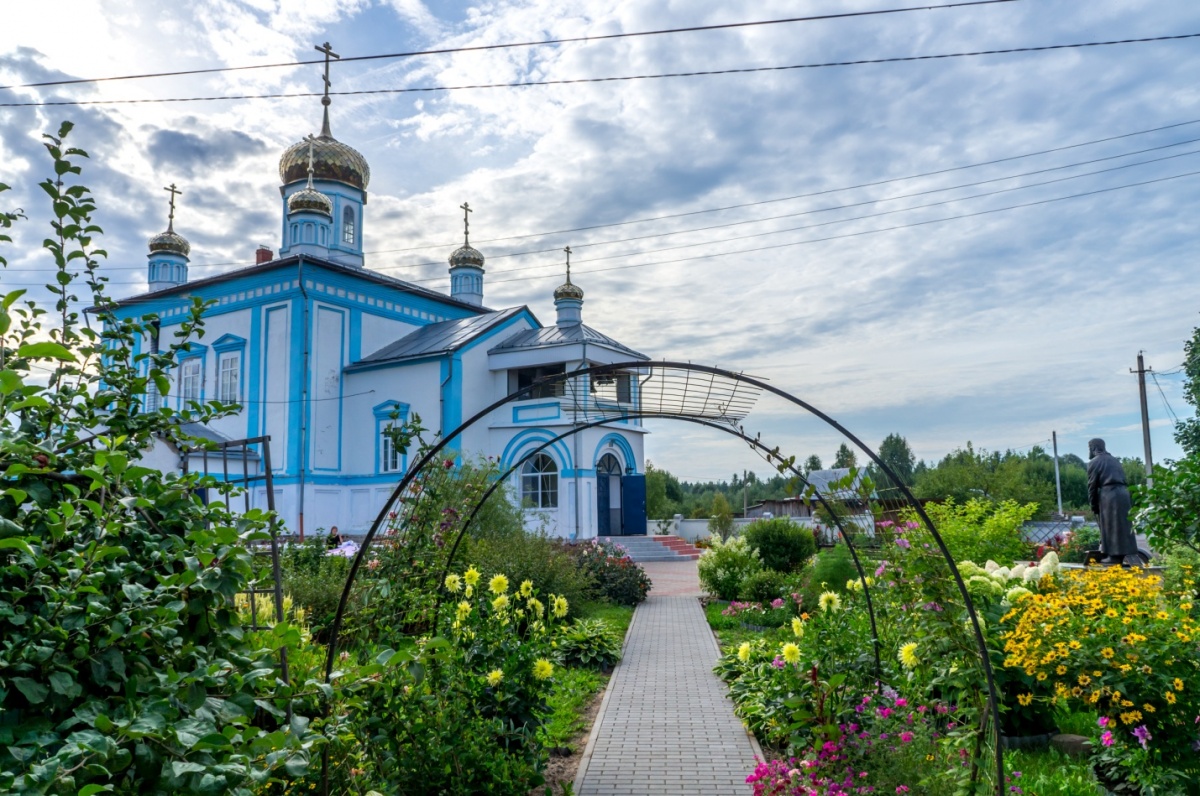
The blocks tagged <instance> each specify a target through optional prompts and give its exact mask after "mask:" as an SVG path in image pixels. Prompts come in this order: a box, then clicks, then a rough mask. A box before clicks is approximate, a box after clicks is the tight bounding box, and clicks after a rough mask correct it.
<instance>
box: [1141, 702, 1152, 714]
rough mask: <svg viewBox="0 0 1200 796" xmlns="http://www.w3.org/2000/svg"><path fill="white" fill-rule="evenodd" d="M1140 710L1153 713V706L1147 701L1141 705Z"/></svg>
mask: <svg viewBox="0 0 1200 796" xmlns="http://www.w3.org/2000/svg"><path fill="white" fill-rule="evenodd" d="M1142 710H1144V711H1146V712H1147V713H1153V712H1154V706H1153V705H1151V704H1150V703H1149V702H1147V703H1146V704H1144V705H1142Z"/></svg>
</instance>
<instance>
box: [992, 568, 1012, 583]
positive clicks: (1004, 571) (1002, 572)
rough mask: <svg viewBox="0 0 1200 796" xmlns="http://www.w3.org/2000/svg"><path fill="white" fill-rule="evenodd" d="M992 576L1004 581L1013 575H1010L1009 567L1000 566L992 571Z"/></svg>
mask: <svg viewBox="0 0 1200 796" xmlns="http://www.w3.org/2000/svg"><path fill="white" fill-rule="evenodd" d="M992 577H993V578H995V579H996V580H998V581H1000V582H1001V583H1003V582H1004V581H1006V580H1008V579H1009V578H1010V577H1011V575H1009V570H1008V567H1000V568H999V569H997V570H996V571H994V572H993V573H992Z"/></svg>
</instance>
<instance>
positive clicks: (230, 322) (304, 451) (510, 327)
mask: <svg viewBox="0 0 1200 796" xmlns="http://www.w3.org/2000/svg"><path fill="white" fill-rule="evenodd" d="M323 101H324V103H325V105H326V107H325V109H324V119H323V124H322V127H321V132H320V134H319V135H316V136H309V137H307V138H305V139H304V140H302V141H299V142H297V143H296V144H294V145H292V146H291V147H289V148H288V149H287V150H286V151H285V152H284V153H283V156H282V157H281V158H280V161H279V178H280V181H281V183H282V186H281V188H280V193H281V195H282V203H281V211H282V213H281V224H280V233H281V244H280V248H279V254H278V256H275V255H274V254H273V253H272V252H270V251H268V250H266V249H264V248H260V249H259V251H258V256H257V263H256V264H255V265H253V266H249V267H244V268H240V269H235V270H230V271H227V272H225V273H221V274H219V275H217V276H209V277H205V278H202V279H189V277H188V263H189V257H190V254H191V251H190V246H189V244H188V242H187V240H186V239H185V238H184V237H183V236H182V235H180V234H179V233H178V232H177V231H176V230H175V218H174V210H175V188H174V186H171V188H170V189H168V190H171V191H172V195H171V216H170V223H169V224H168V227H167V230H166V231H165V232H163V233H161V234H159V235H155V236H154V237H153V238H151V239H150V243H149V249H150V251H149V254H148V261H149V262H148V278H149V292H147V293H145V294H142V295H137V296H132V297H129V298H127V299H124V300H122V301H120V302H118V305H117V313H118V314H119V315H123V316H126V317H130V316H136V317H143V316H146V315H147V314H153V315H155V316H157V318H158V329H157V334H156V335H149V336H147V337H145V338H143V339H141V340H139V341H138V342H137V346H139V350H141V351H148V350H151V349H152V348H153V349H154V350H158V346H159V345H160V340H161V341H162V342H161V345H163V346H164V347H165V346H166V345H167V344H168V343H169V342H170V341H173V340H174V339H175V338H174V333H175V331H177V327H178V325H179V324H180V323H181V322H182V321H183V320H184V319H185V318H186V317H187V315H188V312H189V308H190V306H191V304H192V301H193V300H194V299H195V298H200V299H202V300H203V301H205V302H212V305H211V307H210V308H209V309H208V310H207V311H206V312H205V315H204V329H205V335H204V337H203V338H202V339H201V340H199V341H193V342H192V343H191V345H190V348H189V349H188V350H187V351H186V352H183V353H181V354H179V357H178V363H177V366H176V368H175V369H174V373H173V377H172V384H171V389H170V391H169V393H168V394H166V395H162V396H152V397H151V399H150V403H151V404H154V405H159V402H161V405H162V406H166V407H168V408H174V409H183V408H184V407H186V406H188V405H189V404H190V403H191V402H194V401H200V402H204V401H211V400H214V399H217V400H220V401H221V402H222V403H225V404H232V405H235V406H236V407H237V411H236V413H234V414H231V415H229V416H227V417H224V418H221V419H219V420H216V421H214V422H213V423H212V424H211V427H200V428H197V429H195V432H196V433H197V434H198V435H200V436H203V437H207V438H209V439H211V440H215V441H233V440H241V439H250V438H254V437H258V436H260V435H269V436H270V440H271V441H270V461H271V471H272V480H273V486H272V489H273V490H274V497H275V505H276V508H277V510H278V511H279V514H280V516H281V518H282V521H283V523H284V524H285V525H286V526H287V529H288V530H289V531H291V532H293V533H307V534H313V533H316V532H318V531H319V529H328V528H329V527H331V526H334V525H337V526H338V527H339V529H341V530H342V531H351V532H355V531H363V530H365V529H366V528H367V527H368V525H369V524H370V522H371V521H372V520H373V519H374V517H375V515H376V514H377V513H378V511H379V510H380V508H381V507H382V506H383V504H384V502H385V500H386V498H387V497H388V495H389V494H390V493H391V491H392V489H393V488H394V486H395V484H396V483H397V481H398V480H399V479H400V477H401V476H402V475H403V473H404V472H405V469H406V467H407V466H408V465H409V461H410V458H411V455H412V453H413V451H409V452H408V454H405V453H404V452H402V451H400V450H397V449H396V448H395V446H394V445H393V444H392V438H391V436H390V435H389V434H387V433H385V432H386V430H387V429H388V428H389V426H390V425H391V424H393V423H397V422H401V423H402V422H404V420H405V419H407V418H411V417H412V416H413V415H414V414H417V415H419V416H420V417H421V420H422V423H423V425H424V426H425V427H426V428H428V429H431V430H433V431H440V432H442V433H445V432H449V431H450V430H452V429H454V428H456V427H457V426H459V424H460V423H461V422H462V421H463V420H464V419H465V418H469V417H471V416H472V415H474V414H475V413H477V412H478V411H479V410H481V409H483V408H484V407H486V406H488V405H489V404H491V403H493V402H494V401H496V400H497V399H499V398H502V397H504V396H506V395H508V394H510V393H511V392H513V391H515V390H517V389H520V388H522V387H526V386H528V385H530V384H531V383H532V382H533V381H534V380H536V379H537V378H539V377H542V376H545V375H548V374H555V373H570V372H571V371H574V370H577V369H581V368H584V367H587V366H590V365H595V364H604V363H613V362H627V361H645V360H647V357H646V356H644V355H643V354H640V353H638V352H637V351H634V350H633V349H631V348H628V347H626V346H624V345H622V344H621V343H619V342H617V341H616V340H614V339H612V338H610V337H607V336H606V335H604V334H602V333H600V332H598V331H596V330H595V329H592V328H591V327H589V326H587V325H585V324H584V323H583V319H582V309H583V295H584V294H583V291H582V290H581V289H580V288H579V287H578V286H577V285H575V284H573V283H572V282H571V279H570V271H569V266H568V272H567V281H566V283H565V284H563V285H562V286H560V287H559V288H558V289H557V290H555V291H554V305H555V311H556V319H555V323H554V325H552V326H546V325H543V324H542V322H541V321H539V320H538V318H537V317H536V316H535V315H534V313H533V312H532V311H531V310H530V308H529V307H527V306H520V307H510V308H507V309H489V308H488V307H486V306H485V305H484V285H485V282H484V273H485V271H484V256H483V254H481V253H480V252H479V251H478V250H476V249H475V248H474V247H472V246H471V245H470V242H469V238H467V237H466V233H464V243H463V245H462V247H460V248H459V249H457V250H456V251H455V252H454V253H453V254H451V255H450V260H449V262H450V285H451V287H450V294H449V295H445V294H443V293H439V292H436V291H433V290H429V289H426V288H424V287H420V286H418V285H414V284H411V283H408V282H404V281H402V280H399V279H395V278H392V277H390V276H386V275H384V274H382V273H379V272H376V271H372V270H371V269H369V268H367V267H366V262H365V258H364V255H363V230H364V228H365V226H366V210H367V198H368V195H367V185H368V183H369V181H370V176H371V174H370V168H369V167H368V165H367V161H366V159H365V158H364V157H363V156H362V155H361V154H360V153H359V152H357V151H356V150H354V149H353V148H352V147H350V146H347V145H346V144H344V143H342V142H340V141H338V140H337V139H335V138H334V137H333V135H332V133H331V131H330V125H329V107H328V99H325V100H323ZM464 209H466V207H465V206H464ZM568 257H569V254H568ZM135 353H137V352H136V351H135ZM585 379H586V377H582V376H581V377H578V378H577V379H576V380H573V383H572V391H574V392H576V393H582V394H583V395H591V396H593V399H594V400H604V401H607V402H608V403H609V404H610V405H611V407H612V408H615V410H616V411H617V412H618V413H621V414H623V413H622V412H621V409H622V408H626V409H630V410H632V409H635V408H636V407H637V402H638V389H639V386H640V384H639V373H638V369H637V368H632V369H631V370H630V372H629V373H627V374H623V375H620V376H617V377H616V378H614V379H605V381H604V384H602V385H601V384H582V385H580V384H579V383H578V382H582V381H584V380H585ZM562 393H563V391H562V389H561V387H560V388H559V389H554V388H544V389H541V388H540V389H539V391H538V392H536V393H534V394H531V395H529V396H528V397H526V398H525V399H523V400H519V401H515V402H511V403H509V404H506V405H504V406H503V407H502V408H501V409H498V410H496V411H495V412H494V413H493V414H492V416H491V417H489V418H488V420H487V422H485V423H477V424H476V425H474V426H473V427H472V428H471V429H469V430H468V431H467V432H466V433H464V434H463V435H461V436H460V437H459V438H458V439H456V440H455V441H454V443H453V448H454V452H455V453H456V454H458V455H459V456H461V457H463V458H464V459H467V460H470V459H471V458H472V457H481V456H482V457H495V458H496V459H498V460H499V461H500V462H501V464H502V466H503V467H504V468H505V469H507V468H508V467H509V466H510V465H512V464H514V463H516V462H518V461H520V460H521V458H522V457H524V456H526V455H527V454H528V453H529V452H530V451H531V450H532V449H534V448H536V447H538V446H539V445H541V444H543V443H545V442H546V441H548V440H550V439H552V438H553V437H555V436H557V435H559V434H561V433H563V432H564V431H567V430H569V429H570V428H571V426H572V425H573V424H576V423H580V422H582V418H581V417H579V416H578V415H577V412H576V407H575V405H574V402H573V401H572V400H571V399H569V398H567V397H566V396H565V395H563V394H562ZM601 395H602V396H603V398H601ZM397 418H398V419H397ZM645 435H646V430H645V428H644V427H643V426H642V424H641V422H640V421H639V420H637V419H632V418H626V419H625V420H619V421H618V422H615V423H612V424H609V425H607V426H604V427H597V428H590V429H586V430H583V431H581V432H580V433H578V434H575V435H574V436H571V437H567V438H566V439H564V440H562V441H559V442H556V443H554V444H553V445H551V446H549V447H547V448H546V449H545V451H544V452H542V453H539V454H537V455H535V456H534V457H532V458H531V459H529V461H528V462H526V463H525V464H524V465H523V466H522V467H520V468H518V470H517V471H516V473H515V474H514V476H513V487H514V489H515V491H516V494H517V495H518V496H519V498H520V499H521V500H522V502H523V503H524V505H525V506H526V511H527V512H528V521H529V525H530V526H531V527H535V526H544V527H545V528H546V529H547V530H548V531H549V532H550V533H553V534H557V535H560V536H563V537H568V538H578V539H586V538H590V537H595V536H609V535H622V534H626V535H630V534H644V533H646V518H645V481H644V472H645V469H644V455H643V441H644V439H645ZM251 459H252V462H251V467H252V468H253V467H261V466H262V459H263V457H261V456H259V455H257V452H256V454H254V455H252V456H251ZM159 461H160V462H161V464H160V466H163V467H175V466H181V464H182V463H181V462H180V460H179V456H178V455H177V452H173V451H172V452H167V454H166V458H165V459H159ZM197 464H198V459H196V458H195V457H192V458H191V459H190V460H189V466H190V467H191V469H193V470H195V469H198V466H197ZM209 469H210V470H211V471H213V472H214V473H215V474H219V470H220V468H219V467H214V466H212V465H210V467H209ZM253 500H254V504H255V505H258V506H263V507H265V505H266V488H265V487H258V488H257V489H255V490H254V494H253Z"/></svg>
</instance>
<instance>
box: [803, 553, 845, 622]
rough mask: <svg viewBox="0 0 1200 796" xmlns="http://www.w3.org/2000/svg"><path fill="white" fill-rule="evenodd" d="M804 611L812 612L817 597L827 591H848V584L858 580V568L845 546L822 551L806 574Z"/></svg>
mask: <svg viewBox="0 0 1200 796" xmlns="http://www.w3.org/2000/svg"><path fill="white" fill-rule="evenodd" d="M805 575H806V577H805V587H804V610H806V611H807V610H811V609H812V607H813V606H814V605H816V602H817V596H818V595H820V594H821V592H825V591H837V592H844V591H846V582H847V581H850V580H858V568H857V567H855V566H854V559H853V558H852V557H851V555H850V548H849V547H847V546H846V545H845V544H839V545H834V546H833V547H831V548H829V549H827V550H822V551H821V552H820V553H818V554H817V557H816V558H814V559H813V564H812V567H811V568H810V569H809V570H808V571H807V572H806V573H805Z"/></svg>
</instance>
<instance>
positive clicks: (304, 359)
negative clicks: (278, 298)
mask: <svg viewBox="0 0 1200 796" xmlns="http://www.w3.org/2000/svg"><path fill="white" fill-rule="evenodd" d="M296 275H297V276H298V277H299V279H298V282H297V284H299V285H300V295H301V296H303V297H304V301H303V303H302V304H301V305H300V317H301V318H302V323H303V324H304V327H303V329H302V330H301V335H302V336H303V338H304V343H303V346H304V350H303V355H302V356H301V358H300V510H299V520H300V541H301V542H303V541H304V474H305V471H306V470H308V334H309V328H308V291H307V290H305V289H304V259H303V258H301V259H300V260H298V261H297V262H296Z"/></svg>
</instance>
